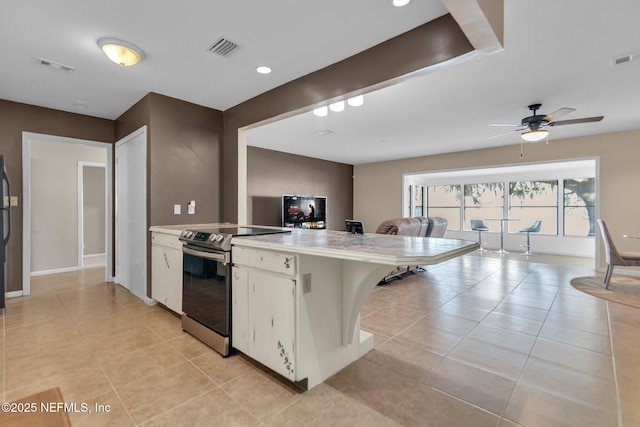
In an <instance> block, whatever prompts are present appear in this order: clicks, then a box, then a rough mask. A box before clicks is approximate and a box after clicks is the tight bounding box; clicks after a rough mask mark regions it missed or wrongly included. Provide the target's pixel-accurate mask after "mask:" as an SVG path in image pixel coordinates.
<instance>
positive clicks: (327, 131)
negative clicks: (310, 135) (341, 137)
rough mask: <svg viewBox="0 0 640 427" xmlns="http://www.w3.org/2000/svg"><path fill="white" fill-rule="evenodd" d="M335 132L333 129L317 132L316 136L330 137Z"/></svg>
mask: <svg viewBox="0 0 640 427" xmlns="http://www.w3.org/2000/svg"><path fill="white" fill-rule="evenodd" d="M332 133H333V131H332V130H331V129H322V130H319V131H317V132H316V135H321V136H322V135H330V134H332Z"/></svg>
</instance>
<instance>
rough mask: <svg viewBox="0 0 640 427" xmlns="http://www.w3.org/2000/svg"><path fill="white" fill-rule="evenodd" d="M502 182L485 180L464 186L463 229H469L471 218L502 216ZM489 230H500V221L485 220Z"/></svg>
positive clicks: (483, 218)
mask: <svg viewBox="0 0 640 427" xmlns="http://www.w3.org/2000/svg"><path fill="white" fill-rule="evenodd" d="M503 212H504V183H502V182H487V183H482V184H465V186H464V229H465V230H471V220H472V219H482V220H485V219H487V218H502V217H503ZM485 224H486V226H487V227H488V228H489V231H495V232H499V231H500V221H487V222H485Z"/></svg>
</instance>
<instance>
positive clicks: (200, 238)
mask: <svg viewBox="0 0 640 427" xmlns="http://www.w3.org/2000/svg"><path fill="white" fill-rule="evenodd" d="M224 239H225V236H224V235H223V234H216V233H209V232H206V231H195V230H185V231H183V232H182V234H181V235H180V240H182V241H185V242H194V243H213V244H216V243H218V244H219V243H222V242H223V241H224Z"/></svg>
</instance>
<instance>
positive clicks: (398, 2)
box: [393, 0, 411, 7]
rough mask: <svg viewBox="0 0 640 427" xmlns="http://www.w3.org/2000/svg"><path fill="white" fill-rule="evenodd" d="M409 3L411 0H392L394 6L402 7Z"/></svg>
mask: <svg viewBox="0 0 640 427" xmlns="http://www.w3.org/2000/svg"><path fill="white" fill-rule="evenodd" d="M409 3H411V0H393V5H394V6H395V7H403V6H406V5H408V4H409Z"/></svg>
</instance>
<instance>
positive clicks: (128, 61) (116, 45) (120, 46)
mask: <svg viewBox="0 0 640 427" xmlns="http://www.w3.org/2000/svg"><path fill="white" fill-rule="evenodd" d="M98 46H100V49H102V51H103V52H104V54H105V55H107V57H108V58H109V59H110V60H112V61H113V62H115V63H116V64H118V65H120V66H121V67H129V66H131V65H135V64H137V63H138V61H140V60H141V59H142V58H144V52H143V51H142V49H140V48H139V47H137V46H135V45H132V44H131V43H128V42H125V41H122V40H118V39H111V38H102V39H100V40H98Z"/></svg>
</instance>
